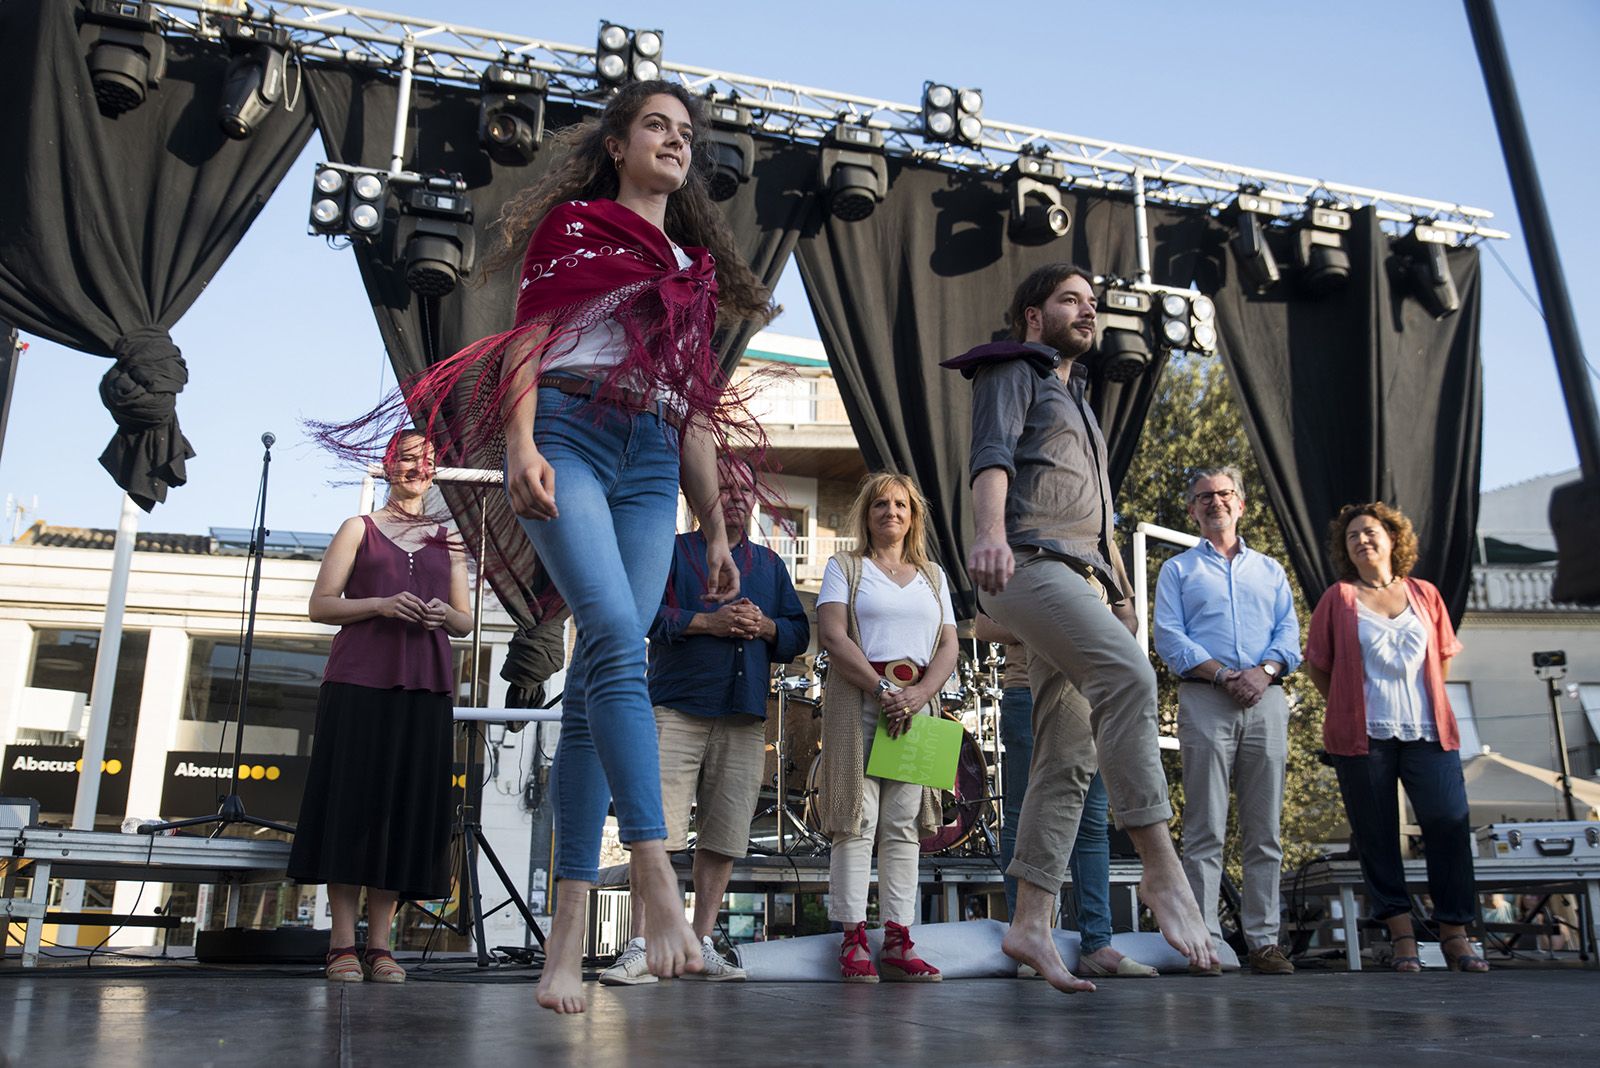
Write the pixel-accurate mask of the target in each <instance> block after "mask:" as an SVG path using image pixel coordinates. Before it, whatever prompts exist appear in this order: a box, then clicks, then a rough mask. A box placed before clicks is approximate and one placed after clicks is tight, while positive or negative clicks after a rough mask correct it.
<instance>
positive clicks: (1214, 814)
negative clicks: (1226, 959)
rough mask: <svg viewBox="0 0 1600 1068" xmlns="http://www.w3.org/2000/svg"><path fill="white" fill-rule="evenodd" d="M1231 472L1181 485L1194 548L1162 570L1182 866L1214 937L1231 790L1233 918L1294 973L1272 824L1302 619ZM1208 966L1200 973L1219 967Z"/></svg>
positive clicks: (1158, 634) (1160, 633)
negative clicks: (1239, 899)
mask: <svg viewBox="0 0 1600 1068" xmlns="http://www.w3.org/2000/svg"><path fill="white" fill-rule="evenodd" d="M1241 484H1242V480H1241V478H1240V475H1239V471H1238V469H1237V468H1233V467H1218V468H1208V469H1206V470H1203V471H1201V472H1200V473H1199V474H1197V475H1195V476H1194V478H1192V479H1190V480H1189V489H1188V494H1187V499H1188V506H1189V518H1190V519H1192V520H1193V521H1194V524H1195V526H1197V527H1198V528H1199V530H1200V533H1201V535H1202V536H1203V539H1204V540H1202V541H1201V542H1200V544H1199V545H1196V546H1195V547H1194V548H1192V549H1189V550H1188V551H1186V552H1182V553H1179V554H1178V555H1177V556H1175V557H1173V558H1172V559H1170V560H1168V561H1167V562H1166V563H1165V564H1163V565H1162V566H1161V577H1160V579H1159V580H1157V583H1156V607H1155V645H1156V653H1157V654H1158V655H1159V656H1160V657H1161V659H1162V660H1163V661H1165V662H1166V665H1167V666H1168V667H1169V668H1171V669H1172V671H1173V673H1174V674H1176V675H1177V676H1178V677H1179V679H1180V680H1182V681H1181V682H1180V684H1179V686H1178V743H1179V747H1180V753H1181V755H1182V757H1183V791H1184V799H1185V800H1184V809H1183V868H1184V872H1185V873H1186V874H1187V875H1188V877H1189V885H1190V886H1191V887H1192V888H1193V889H1194V896H1195V898H1196V899H1197V900H1198V901H1199V903H1200V908H1201V909H1202V910H1203V911H1204V913H1205V917H1206V923H1207V925H1208V926H1209V927H1210V929H1211V937H1212V938H1213V939H1217V940H1219V941H1220V940H1221V937H1222V935H1221V931H1220V928H1219V924H1218V922H1217V896H1218V893H1219V889H1220V886H1221V882H1222V841H1223V834H1224V832H1225V830H1226V828H1227V825H1228V791H1229V787H1230V785H1231V786H1232V787H1233V789H1234V790H1235V791H1236V792H1237V793H1238V796H1239V833H1240V835H1241V837H1242V838H1243V843H1242V844H1243V854H1244V893H1243V904H1242V908H1241V910H1240V911H1241V914H1242V915H1241V917H1240V919H1241V921H1242V926H1243V928H1244V937H1245V941H1246V943H1247V944H1248V948H1249V953H1250V956H1249V960H1250V966H1251V968H1252V969H1253V970H1254V971H1256V972H1257V973H1260V974H1266V975H1288V974H1292V973H1293V972H1294V965H1293V964H1291V963H1289V960H1288V958H1287V957H1285V956H1284V954H1283V950H1282V949H1281V948H1279V946H1278V880H1279V874H1280V871H1281V869H1282V865H1283V845H1282V842H1281V840H1280V825H1281V823H1282V815H1283V776H1284V765H1285V763H1286V762H1287V760H1288V755H1289V746H1288V723H1289V704H1288V702H1287V701H1286V700H1285V699H1284V693H1283V676H1284V675H1286V674H1287V673H1289V672H1291V671H1293V670H1294V669H1295V668H1296V667H1298V666H1299V664H1300V624H1299V621H1298V620H1297V619H1296V618H1295V614H1294V596H1293V594H1292V593H1291V592H1290V590H1289V578H1288V576H1287V575H1286V574H1284V570H1283V566H1282V565H1281V564H1279V563H1278V562H1277V561H1276V560H1274V559H1272V558H1271V557H1269V556H1263V555H1261V554H1260V553H1258V552H1255V551H1253V550H1251V549H1250V548H1249V547H1248V546H1246V545H1245V543H1244V539H1242V538H1240V537H1239V532H1238V526H1239V517H1240V516H1242V515H1243V514H1244V505H1245V501H1244V493H1243V492H1242V490H1241V489H1240V486H1241ZM1216 971H1217V970H1215V969H1214V970H1211V971H1210V972H1207V973H1206V974H1216Z"/></svg>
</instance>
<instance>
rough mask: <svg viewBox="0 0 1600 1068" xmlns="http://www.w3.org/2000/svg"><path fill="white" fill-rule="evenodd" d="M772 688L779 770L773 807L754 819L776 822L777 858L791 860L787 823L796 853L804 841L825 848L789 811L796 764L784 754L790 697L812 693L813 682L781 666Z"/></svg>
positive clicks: (775, 754) (775, 756) (814, 849)
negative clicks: (791, 778) (768, 818)
mask: <svg viewBox="0 0 1600 1068" xmlns="http://www.w3.org/2000/svg"><path fill="white" fill-rule="evenodd" d="M773 688H774V689H775V690H776V691H777V694H778V728H777V730H776V731H775V732H774V734H773V741H772V756H773V764H774V765H775V767H776V768H777V772H776V774H774V775H773V777H772V778H773V782H772V786H773V800H772V804H770V805H768V806H767V807H766V808H763V809H762V810H761V811H760V812H757V813H756V815H755V819H756V820H760V819H761V818H762V817H764V816H768V815H771V816H773V817H775V818H776V820H777V826H778V852H777V854H776V855H778V856H788V855H789V854H790V849H789V846H788V842H787V839H786V834H785V830H784V824H785V823H786V822H787V823H792V824H794V846H795V849H799V848H800V842H801V840H802V839H804V840H805V841H806V842H807V843H808V844H809V845H810V846H811V850H812V852H813V853H815V852H817V850H818V848H819V847H820V846H821V845H822V842H821V841H820V840H819V839H818V838H817V836H816V835H815V834H814V833H813V832H812V831H811V829H810V828H809V827H807V826H806V825H805V823H804V821H802V820H801V819H800V817H799V816H797V815H795V812H794V809H792V808H790V807H789V772H790V771H791V770H793V769H792V768H791V766H790V765H791V764H793V758H792V757H790V756H789V754H788V753H786V752H785V751H784V732H785V729H786V728H787V726H788V715H789V695H790V694H792V693H798V692H800V691H802V690H808V689H810V688H811V679H810V677H809V676H806V675H794V676H791V675H789V674H787V672H786V671H785V669H784V665H782V664H779V665H778V674H777V678H776V679H775V680H774V682H773Z"/></svg>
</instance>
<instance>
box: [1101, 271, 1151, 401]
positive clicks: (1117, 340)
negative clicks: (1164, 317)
mask: <svg viewBox="0 0 1600 1068" xmlns="http://www.w3.org/2000/svg"><path fill="white" fill-rule="evenodd" d="M1100 307H1101V308H1102V309H1104V310H1103V311H1102V312H1101V314H1100V316H1099V318H1098V319H1097V321H1096V325H1097V326H1098V328H1099V332H1100V338H1099V342H1098V344H1097V345H1096V346H1095V347H1096V349H1098V350H1099V353H1100V357H1099V365H1100V372H1101V374H1103V375H1105V377H1106V378H1107V379H1108V380H1109V381H1112V382H1131V381H1133V380H1134V379H1135V378H1138V377H1139V376H1140V375H1142V374H1144V373H1145V371H1146V370H1147V369H1148V368H1149V367H1150V342H1149V340H1148V339H1147V338H1146V336H1145V324H1146V323H1148V322H1149V321H1150V295H1149V294H1148V293H1141V292H1139V291H1138V290H1134V289H1107V290H1106V293H1105V297H1104V299H1102V300H1101V302H1100Z"/></svg>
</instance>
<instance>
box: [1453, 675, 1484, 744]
mask: <svg viewBox="0 0 1600 1068" xmlns="http://www.w3.org/2000/svg"><path fill="white" fill-rule="evenodd" d="M1444 688H1445V696H1446V697H1448V698H1449V699H1450V710H1451V711H1452V712H1454V713H1455V714H1456V728H1457V729H1458V730H1459V731H1460V732H1461V759H1462V760H1466V759H1467V758H1468V757H1475V756H1477V755H1478V754H1479V753H1481V752H1483V743H1482V742H1480V741H1479V740H1478V721H1477V719H1476V718H1474V716H1473V714H1472V683H1470V682H1447V683H1445V684H1444Z"/></svg>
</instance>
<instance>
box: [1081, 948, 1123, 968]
mask: <svg viewBox="0 0 1600 1068" xmlns="http://www.w3.org/2000/svg"><path fill="white" fill-rule="evenodd" d="M1087 956H1088V957H1089V959H1090V960H1092V961H1094V962H1095V963H1096V964H1098V965H1100V967H1102V968H1104V969H1105V970H1106V971H1108V972H1114V971H1116V970H1117V963H1118V962H1119V961H1121V960H1122V956H1123V955H1122V954H1121V953H1120V952H1118V951H1117V950H1115V949H1112V948H1111V947H1110V946H1101V947H1100V948H1099V949H1097V950H1095V951H1094V952H1093V953H1089V954H1087Z"/></svg>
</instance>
